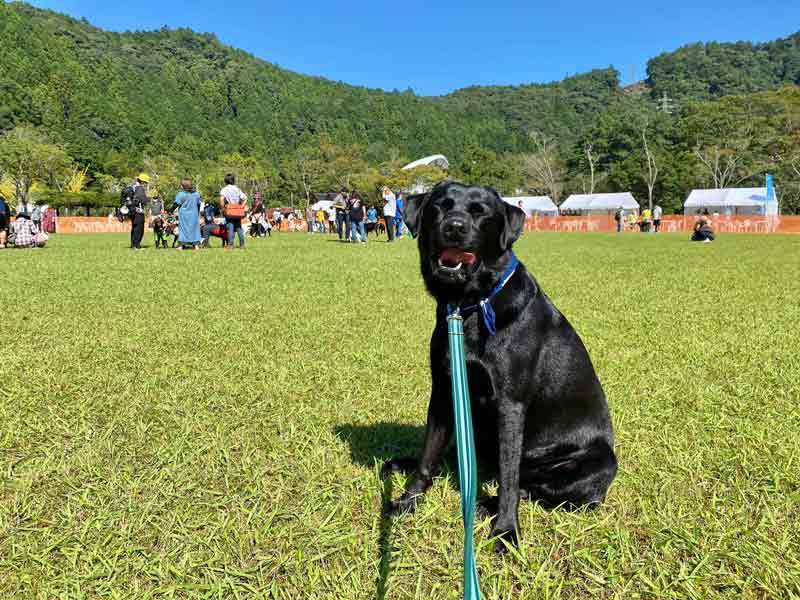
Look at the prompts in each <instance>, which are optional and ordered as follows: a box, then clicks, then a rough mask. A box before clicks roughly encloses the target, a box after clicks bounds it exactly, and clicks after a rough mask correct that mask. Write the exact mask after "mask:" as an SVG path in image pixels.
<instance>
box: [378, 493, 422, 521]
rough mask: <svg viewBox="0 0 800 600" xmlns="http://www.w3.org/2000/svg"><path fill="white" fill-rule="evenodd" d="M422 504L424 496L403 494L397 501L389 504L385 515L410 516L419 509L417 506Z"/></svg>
mask: <svg viewBox="0 0 800 600" xmlns="http://www.w3.org/2000/svg"><path fill="white" fill-rule="evenodd" d="M420 502H422V494H408V493H406V494H403V495H402V496H400V497H399V498H398V499H397V500H394V501H391V502H387V503H386V506H385V507H384V513H385V514H386V515H388V516H390V517H396V516H398V515H403V514H410V513H413V512H414V511H415V510H416V509H417V505H419V503H420Z"/></svg>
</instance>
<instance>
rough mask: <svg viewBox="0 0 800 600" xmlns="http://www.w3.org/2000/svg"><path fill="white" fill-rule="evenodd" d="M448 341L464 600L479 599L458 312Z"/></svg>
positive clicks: (474, 488) (474, 473) (450, 320)
mask: <svg viewBox="0 0 800 600" xmlns="http://www.w3.org/2000/svg"><path fill="white" fill-rule="evenodd" d="M448 312H450V314H449V315H448V317H447V338H448V341H449V343H450V373H451V377H452V383H453V412H454V416H455V422H456V446H457V448H458V484H459V488H460V489H461V513H462V515H463V517H464V600H480V598H481V589H480V585H479V582H478V567H477V565H476V564H475V540H474V521H475V500H476V497H477V495H478V465H477V461H476V458H475V435H474V433H473V430H472V410H471V408H470V400H469V386H468V384H467V363H466V360H465V359H464V320H463V319H462V318H461V313H460V311H459V310H458V309H456V310H454V311H448Z"/></svg>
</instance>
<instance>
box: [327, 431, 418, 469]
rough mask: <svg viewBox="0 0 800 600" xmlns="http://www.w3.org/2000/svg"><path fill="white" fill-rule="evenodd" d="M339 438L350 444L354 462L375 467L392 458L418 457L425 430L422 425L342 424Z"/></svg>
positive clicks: (338, 434)
mask: <svg viewBox="0 0 800 600" xmlns="http://www.w3.org/2000/svg"><path fill="white" fill-rule="evenodd" d="M334 432H335V433H336V436H337V437H338V438H339V439H341V440H343V441H346V442H347V443H348V444H350V457H351V458H352V459H353V462H354V463H356V464H358V465H361V466H364V467H369V468H373V467H374V466H375V464H376V463H379V464H382V463H383V462H385V461H387V460H389V459H392V458H402V457H407V456H417V455H418V454H419V452H420V449H421V448H422V438H423V436H424V435H425V428H424V427H421V426H419V425H403V424H399V423H376V424H374V425H339V426H338V427H336V428H335V429H334Z"/></svg>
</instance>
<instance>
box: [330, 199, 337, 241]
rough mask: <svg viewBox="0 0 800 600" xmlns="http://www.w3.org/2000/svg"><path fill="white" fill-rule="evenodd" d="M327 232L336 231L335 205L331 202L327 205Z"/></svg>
mask: <svg viewBox="0 0 800 600" xmlns="http://www.w3.org/2000/svg"><path fill="white" fill-rule="evenodd" d="M328 233H330V234H333V233H336V207H335V206H333V204H331V205H330V206H329V207H328Z"/></svg>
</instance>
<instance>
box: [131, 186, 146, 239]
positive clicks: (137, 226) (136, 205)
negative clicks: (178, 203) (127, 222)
mask: <svg viewBox="0 0 800 600" xmlns="http://www.w3.org/2000/svg"><path fill="white" fill-rule="evenodd" d="M149 183H150V176H149V175H148V174H147V173H139V176H138V177H137V178H136V181H135V182H134V183H133V185H132V186H131V187H132V188H133V202H132V206H131V248H133V249H135V250H138V249H139V248H141V247H142V238H143V237H144V216H145V207H146V206H147V204H148V203H149V202H150V200H149V199H148V198H147V186H148V185H149Z"/></svg>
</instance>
